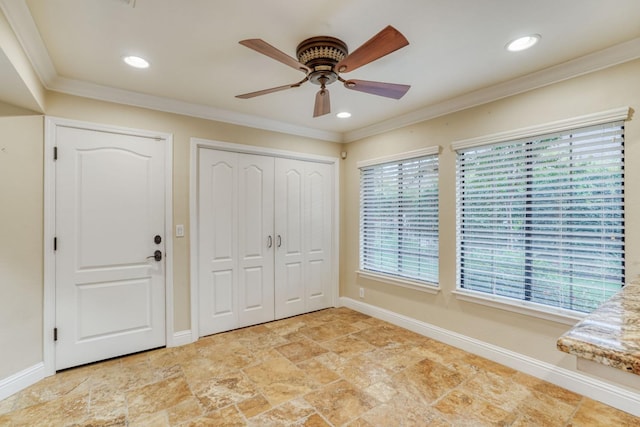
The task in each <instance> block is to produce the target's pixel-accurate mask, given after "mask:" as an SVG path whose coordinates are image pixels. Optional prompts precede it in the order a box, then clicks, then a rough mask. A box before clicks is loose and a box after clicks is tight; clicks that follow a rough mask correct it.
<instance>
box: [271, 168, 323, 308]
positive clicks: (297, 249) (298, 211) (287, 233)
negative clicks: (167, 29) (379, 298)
mask: <svg viewBox="0 0 640 427" xmlns="http://www.w3.org/2000/svg"><path fill="white" fill-rule="evenodd" d="M275 188H276V193H275V194H276V203H275V224H276V226H275V233H276V237H275V241H276V262H275V268H276V270H275V317H276V319H282V318H284V317H289V316H294V315H297V314H301V313H307V312H310V311H314V310H320V309H323V308H327V307H330V306H331V303H332V300H331V271H332V235H333V232H332V210H333V209H332V194H333V167H332V165H329V164H324V163H315V162H306V161H300V160H290V159H276V161H275Z"/></svg>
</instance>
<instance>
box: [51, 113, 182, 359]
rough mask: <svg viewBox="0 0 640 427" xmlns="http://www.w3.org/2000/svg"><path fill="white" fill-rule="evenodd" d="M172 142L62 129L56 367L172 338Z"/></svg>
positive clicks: (58, 172)
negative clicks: (168, 181)
mask: <svg viewBox="0 0 640 427" xmlns="http://www.w3.org/2000/svg"><path fill="white" fill-rule="evenodd" d="M165 143H166V142H165V141H157V140H155V139H152V138H147V137H141V136H132V135H122V134H117V133H109V132H104V131H94V130H87V129H78V128H73V127H64V126H58V127H56V145H57V152H58V156H57V160H56V163H55V170H56V172H55V173H56V178H55V179H56V189H55V192H56V193H55V194H56V207H55V218H56V222H55V233H56V242H57V248H56V252H55V254H56V255H55V260H56V265H55V268H56V273H55V277H56V282H55V287H56V308H55V312H56V316H55V317H56V328H57V342H56V344H55V346H56V353H55V354H56V364H55V367H56V369H63V368H67V367H71V366H76V365H80V364H84V363H88V362H94V361H97V360H102V359H107V358H110V357H115V356H119V355H124V354H128V353H133V352H137V351H142V350H146V349H150V348H155V347H159V346H163V345H165V262H164V256H165V250H164V244H165V242H164V240H165V239H167V238H171V236H165V235H164V230H165V216H164V212H165V201H164V197H165V177H164V173H165V155H164V152H165V151H164V150H165V145H164V144H165ZM155 236H159V237H158V238H156V237H155ZM157 240H159V243H158V242H157ZM156 251H158V253H159V254H160V255H161V256H162V259H160V260H156V259H155V258H154V257H153V255H154V252H156ZM149 257H151V258H149Z"/></svg>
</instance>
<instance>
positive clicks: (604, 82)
mask: <svg viewBox="0 0 640 427" xmlns="http://www.w3.org/2000/svg"><path fill="white" fill-rule="evenodd" d="M638 76H640V61H634V62H631V63H627V64H623V65H620V66H616V67H613V68H610V69H606V70H603V71H600V72H597V73H593V74H590V75H586V76H582V77H579V78H575V79H571V80H568V81H565V82H561V83H558V84H555V85H552V86H548V87H545V88H541V89H538V90H534V91H531V92H528V93H524V94H521V95H517V96H513V97H510V98H506V99H503V100H500V101H496V102H492V103H490V104H486V105H482V106H479V107H475V108H472V109H468V110H465V111H461V112H458V113H454V114H449V115H446V116H443V117H440V118H437V119H433V120H429V121H426V122H423V123H419V124H416V125H413V126H409V127H405V128H403V129H399V130H396V131H393V132H388V133H385V134H383V135H378V136H374V137H369V138H365V139H363V140H361V141H357V142H354V143H351V144H349V145H348V146H347V151H348V159H347V160H346V161H345V162H343V167H342V173H341V177H342V187H341V188H342V195H341V196H342V220H341V227H342V245H341V261H342V262H341V268H340V271H341V274H340V279H341V280H340V284H341V285H340V286H341V295H342V296H346V297H350V298H353V299H356V300H359V298H358V288H359V287H361V286H362V287H364V288H365V299H364V302H366V303H368V304H372V305H375V306H378V307H381V308H384V309H388V310H391V311H394V312H397V313H401V314H404V315H406V316H410V317H412V318H415V319H418V320H421V321H424V322H428V323H431V324H433V325H437V326H439V327H441V328H445V329H448V330H450V331H455V332H458V333H461V334H464V335H466V336H469V337H472V338H475V339H478V340H482V341H485V342H487V343H491V344H494V345H497V346H500V347H503V348H506V349H509V350H512V351H515V352H518V353H521V354H525V355H527V356H529V357H533V358H536V359H539V360H542V361H545V362H548V363H551V364H554V365H559V366H562V367H564V368H568V369H573V368H574V367H575V361H574V358H573V357H572V356H569V355H566V354H565V353H561V352H559V351H557V350H556V347H555V343H556V339H557V338H558V337H559V336H560V335H561V334H562V333H564V332H565V331H566V330H567V329H568V328H569V326H567V325H563V324H559V323H555V322H552V321H547V320H541V319H538V318H535V317H530V316H526V315H521V314H515V313H512V312H508V311H504V310H500V309H495V308H489V307H486V306H482V305H478V304H474V303H469V302H463V301H459V300H457V299H456V298H455V296H454V295H453V294H452V293H451V292H452V291H453V290H455V288H456V283H455V281H456V262H455V257H456V252H455V207H456V204H455V153H454V152H453V151H452V150H451V149H450V144H451V142H452V141H456V140H461V139H466V138H472V137H478V136H483V135H488V134H492V133H496V132H500V131H506V130H513V129H518V128H523V127H527V126H531V125H536V124H542V123H546V122H551V121H555V120H560V119H565V118H570V117H575V116H579V115H584V114H588V113H594V112H599V111H604V110H608V109H612V108H616V107H622V106H630V107H632V108H633V109H634V110H637V109H638V108H639V107H640V84H639V83H640V80H639V79H638ZM625 137H626V149H625V153H626V165H625V171H626V192H625V195H626V200H625V203H626V227H627V228H626V239H625V241H626V259H627V280H630V279H632V278H635V277H637V276H638V273H639V272H640V264H639V261H640V224H639V220H640V192H638V191H636V190H635V185H636V183H638V182H640V123H639V122H638V121H637V118H634V117H632V119H631V120H629V121H628V122H627V123H626V127H625ZM432 145H441V146H442V148H443V149H442V154H441V156H440V286H441V288H442V291H441V292H440V293H439V294H438V295H430V294H426V293H423V292H419V291H414V290H410V289H405V288H399V287H395V286H393V285H389V284H384V283H380V282H376V281H372V280H365V279H360V278H358V277H357V276H356V274H355V271H356V270H357V269H358V221H359V218H358V210H359V204H358V203H359V202H358V198H359V188H358V185H359V182H358V181H359V171H358V169H357V167H356V163H357V162H358V161H359V160H365V159H371V158H376V157H381V156H385V155H390V154H394V153H400V152H403V151H409V150H415V149H418V148H421V147H427V146H432Z"/></svg>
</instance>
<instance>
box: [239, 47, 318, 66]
mask: <svg viewBox="0 0 640 427" xmlns="http://www.w3.org/2000/svg"><path fill="white" fill-rule="evenodd" d="M238 43H240V44H241V45H243V46H246V47H248V48H249V49H253V50H255V51H256V52H258V53H261V54H263V55H267V56H268V57H270V58H273V59H275V60H276V61H279V62H282V63H283V64H285V65H288V66H289V67H291V68H295V69H296V70H299V71H302V72H304V73H308V72H309V71H311V70H309V67H307V66H306V65H304V64H303V63H301V62H298V61H297V60H296V59H294V58H292V57H290V56H289V55H287V54H286V53H284V52H282V51H281V50H278V49H277V48H275V47H273V46H271V45H270V44H269V43H267V42H266V41H264V40H262V39H247V40H241V41H240V42H238Z"/></svg>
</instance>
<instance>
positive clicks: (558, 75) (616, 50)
mask: <svg viewBox="0 0 640 427" xmlns="http://www.w3.org/2000/svg"><path fill="white" fill-rule="evenodd" d="M0 10H2V12H3V13H4V14H5V16H6V18H7V20H8V21H9V24H10V25H11V27H12V29H13V31H14V33H15V34H16V37H17V38H18V40H19V42H20V43H21V45H22V47H23V49H24V51H25V54H26V55H27V57H28V58H29V60H30V61H31V63H32V64H33V67H34V69H35V71H36V73H37V75H38V77H39V78H40V81H41V82H42V84H43V85H44V87H45V88H47V89H48V90H53V91H57V92H62V93H68V94H71V95H76V96H81V97H86V98H93V99H98V100H102V101H108V102H115V103H120V104H127V105H133V106H137V107H143V108H149V109H152V110H159V111H165V112H170V113H175V114H182V115H186V116H192V117H198V118H203V119H207V120H214V121H220V122H225V123H230V124H235V125H240V126H246V127H251V128H256V129H262V130H268V131H274V132H281V133H286V134H291V135H298V136H303V137H308V138H314V139H319V140H323V141H330V142H343V143H348V142H353V141H357V140H359V139H362V138H366V137H369V136H374V135H378V134H381V133H384V132H389V131H392V130H395V129H399V128H402V127H405V126H410V125H413V124H416V123H420V122H423V121H426V120H430V119H434V118H436V117H440V116H443V115H446V114H450V113H454V112H456V111H461V110H464V109H467V108H471V107H475V106H478V105H482V104H486V103H488V102H492V101H496V100H499V99H502V98H506V97H508V96H512V95H516V94H519V93H523V92H527V91H530V90H533V89H537V88H540V87H543V86H548V85H551V84H554V83H558V82H561V81H563V80H567V79H570V78H573V77H578V76H581V75H584V74H588V73H592V72H594V71H598V70H602V69H605V68H608V67H612V66H614V65H618V64H622V63H624V62H628V61H632V60H634V59H638V58H640V37H639V38H636V39H632V40H629V41H627V42H624V43H620V44H618V45H615V46H612V47H609V48H607V49H603V50H601V51H598V52H594V53H592V54H589V55H585V56H582V57H580V58H576V59H573V60H571V61H567V62H564V63H562V64H558V65H555V66H553V67H549V68H546V69H544V70H540V71H537V72H534V73H531V74H528V75H525V76H522V77H518V78H515V79H512V80H509V81H507V82H503V83H499V84H496V85H493V86H490V87H487V88H483V89H480V90H477V91H473V92H469V93H466V94H464V95H460V96H458V97H455V98H451V99H448V100H445V101H442V102H437V103H435V104H431V105H428V106H426V107H424V108H421V109H419V110H416V111H413V112H410V113H407V114H403V115H401V116H398V117H394V118H391V119H388V120H383V121H381V122H378V123H376V124H373V125H370V126H365V127H363V128H360V129H356V130H353V131H349V132H344V133H340V132H331V131H323V130H319V129H313V128H308V127H304V126H297V125H293V124H291V123H285V122H281V121H276V120H270V119H265V118H262V117H258V116H253V115H248V114H241V113H236V112H233V111H229V110H223V109H219V108H214V107H209V106H206V105H201V104H192V103H188V102H182V101H177V100H174V99H170V98H163V97H157V96H151V95H146V94H142V93H137V92H131V91H126V90H122V89H116V88H112V87H107V86H100V85H96V84H93V83H88V82H83V81H78V80H72V79H67V78H63V77H59V76H58V75H57V72H56V70H55V67H54V65H53V62H52V61H51V58H50V57H49V54H48V52H47V49H46V46H45V45H44V42H43V41H42V38H41V37H40V33H39V32H38V29H37V27H36V25H35V23H34V21H33V18H32V16H31V13H30V11H29V8H28V6H27V4H26V2H25V1H21V0H0Z"/></svg>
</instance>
